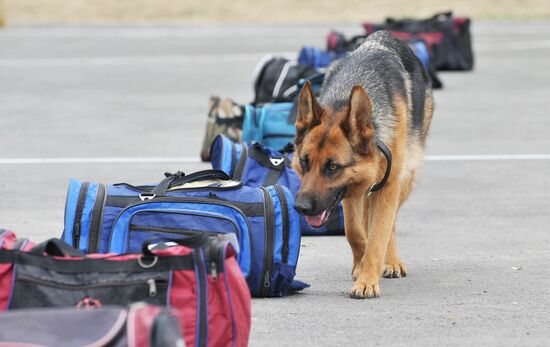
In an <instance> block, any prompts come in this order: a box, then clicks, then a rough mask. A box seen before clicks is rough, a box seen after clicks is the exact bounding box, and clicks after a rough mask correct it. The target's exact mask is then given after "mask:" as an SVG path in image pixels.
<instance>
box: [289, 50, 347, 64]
mask: <svg viewBox="0 0 550 347" xmlns="http://www.w3.org/2000/svg"><path fill="white" fill-rule="evenodd" d="M346 54H347V52H339V51H325V50H323V49H320V48H317V47H311V46H304V47H302V49H301V50H300V53H299V54H298V63H300V64H302V65H307V66H311V67H312V68H314V69H322V68H326V67H328V66H329V65H330V64H331V63H332V62H333V61H335V60H338V59H340V58H342V57H343V56H345V55H346Z"/></svg>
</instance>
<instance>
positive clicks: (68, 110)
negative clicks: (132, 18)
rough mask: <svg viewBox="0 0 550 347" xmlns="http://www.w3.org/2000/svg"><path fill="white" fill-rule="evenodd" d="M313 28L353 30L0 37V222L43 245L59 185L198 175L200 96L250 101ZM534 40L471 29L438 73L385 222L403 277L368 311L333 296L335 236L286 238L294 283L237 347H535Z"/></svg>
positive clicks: (21, 33)
mask: <svg viewBox="0 0 550 347" xmlns="http://www.w3.org/2000/svg"><path fill="white" fill-rule="evenodd" d="M331 28H334V29H339V30H343V31H344V32H345V33H347V34H350V35H351V34H359V33H360V32H361V28H360V26H359V25H328V24H327V25H321V24H319V25H308V26H297V25H261V26H260V25H126V26H122V25H120V26H118V25H117V26H115V25H113V26H52V25H42V26H20V27H11V28H7V29H1V30H0V225H1V226H2V227H4V228H10V229H13V230H14V231H16V232H17V233H18V235H20V236H21V237H30V238H33V239H34V240H36V241H41V240H44V239H46V238H49V237H55V236H59V235H60V234H61V231H62V229H63V210H64V203H65V194H66V190H67V185H68V180H69V178H71V177H75V178H79V179H82V180H91V181H100V182H104V183H114V182H119V181H126V182H132V183H145V182H154V181H158V180H160V179H161V178H162V176H163V173H164V172H165V171H176V170H183V171H185V172H192V171H196V170H200V169H205V168H208V167H209V166H208V164H204V163H200V162H199V160H198V154H199V150H200V145H201V141H202V136H203V133H204V126H205V118H206V112H207V102H208V97H209V96H210V95H221V96H225V97H231V98H233V99H234V100H236V101H237V102H240V103H245V102H248V101H250V100H251V99H252V96H253V92H252V77H253V76H252V75H253V70H254V67H255V65H256V63H257V61H258V60H259V59H260V58H261V57H262V56H263V55H264V54H267V53H272V52H274V53H281V54H283V55H286V56H296V55H297V52H298V50H299V48H300V47H301V46H302V45H304V44H307V45H316V46H321V47H322V46H324V36H325V34H326V32H327V31H328V30H329V29H331ZM549 38H550V22H482V21H480V22H476V21H474V25H473V41H474V52H475V58H476V61H475V69H474V71H472V72H453V73H441V74H440V77H441V79H442V81H443V83H444V89H442V90H440V91H436V92H435V103H436V109H435V114H434V118H433V123H432V129H431V134H430V136H429V138H428V141H427V151H426V154H427V160H426V162H425V163H424V167H423V171H422V173H421V174H420V177H419V179H418V183H417V185H416V188H415V190H414V192H413V194H412V195H411V197H410V199H409V201H408V202H407V203H406V204H405V206H404V207H403V208H402V210H401V213H400V216H399V220H398V231H397V233H398V247H399V250H400V253H401V256H402V258H403V260H404V261H405V263H406V264H407V266H408V269H409V276H407V277H406V278H401V279H383V280H382V294H381V297H380V298H378V299H374V300H353V299H350V298H349V290H350V289H351V287H352V279H351V276H350V270H351V253H350V250H349V247H348V245H347V243H346V241H345V238H344V237H306V238H303V239H302V247H301V253H300V260H299V266H298V270H297V278H298V279H300V280H303V281H305V282H308V283H309V284H310V285H311V287H310V288H309V289H306V290H304V291H303V292H302V293H300V294H297V295H293V296H290V297H286V298H278V299H254V300H253V303H252V331H251V337H250V344H251V345H252V346H287V345H295V346H370V345H383V346H387V345H407V346H411V345H418V346H445V345H484V346H485V345H498V346H503V345H521V346H526V345H529V346H535V345H540V346H543V345H549V344H550V279H549V278H550V269H549V267H548V266H547V265H546V263H547V262H550V236H549V235H550V174H549V173H550V136H549V135H550V116H549V115H548V110H549V109H550V83H548V81H549V80H550V59H549V56H550V39H549ZM136 158H138V159H136ZM158 158H168V159H165V160H161V161H160V162H155V159H157V160H158ZM169 158H176V159H174V160H173V161H172V162H171V161H170V159H169Z"/></svg>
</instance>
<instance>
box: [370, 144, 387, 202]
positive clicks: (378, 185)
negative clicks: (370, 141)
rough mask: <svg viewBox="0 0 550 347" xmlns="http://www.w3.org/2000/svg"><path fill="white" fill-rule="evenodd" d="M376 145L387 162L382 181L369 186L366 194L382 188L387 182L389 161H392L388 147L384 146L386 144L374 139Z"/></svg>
mask: <svg viewBox="0 0 550 347" xmlns="http://www.w3.org/2000/svg"><path fill="white" fill-rule="evenodd" d="M376 146H377V147H378V149H379V150H380V152H382V154H384V157H386V163H387V164H386V173H385V174H384V178H382V181H380V182H378V183H375V184H373V185H372V186H371V187H370V189H369V190H368V192H367V196H369V195H371V194H372V193H374V192H376V191H379V190H380V189H382V188H383V187H384V185H385V184H386V182H388V178H390V172H391V163H392V157H391V152H390V150H389V149H388V147H386V145H385V144H383V143H382V142H380V141H376Z"/></svg>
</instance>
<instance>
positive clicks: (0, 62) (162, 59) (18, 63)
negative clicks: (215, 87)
mask: <svg viewBox="0 0 550 347" xmlns="http://www.w3.org/2000/svg"><path fill="white" fill-rule="evenodd" d="M268 54H271V53H268V52H266V53H237V54H190V55H166V56H141V57H140V56H127V57H121V56H119V57H71V58H21V59H19V58H6V59H0V67H25V68H28V67H44V66H81V65H94V66H97V65H101V66H106V65H128V64H189V63H195V62H200V63H219V62H229V63H233V62H239V61H241V62H242V61H244V62H248V61H251V62H256V61H258V60H260V59H261V58H262V57H264V56H266V55H268ZM275 55H280V56H284V57H287V58H296V57H297V56H298V53H296V52H278V53H275Z"/></svg>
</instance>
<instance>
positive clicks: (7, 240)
mask: <svg viewBox="0 0 550 347" xmlns="http://www.w3.org/2000/svg"><path fill="white" fill-rule="evenodd" d="M2 231H3V230H0V232H2ZM16 240H17V237H16V236H15V234H14V233H13V231H8V232H7V233H5V234H3V235H2V236H1V237H0V249H13V244H14V243H15V241H16Z"/></svg>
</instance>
